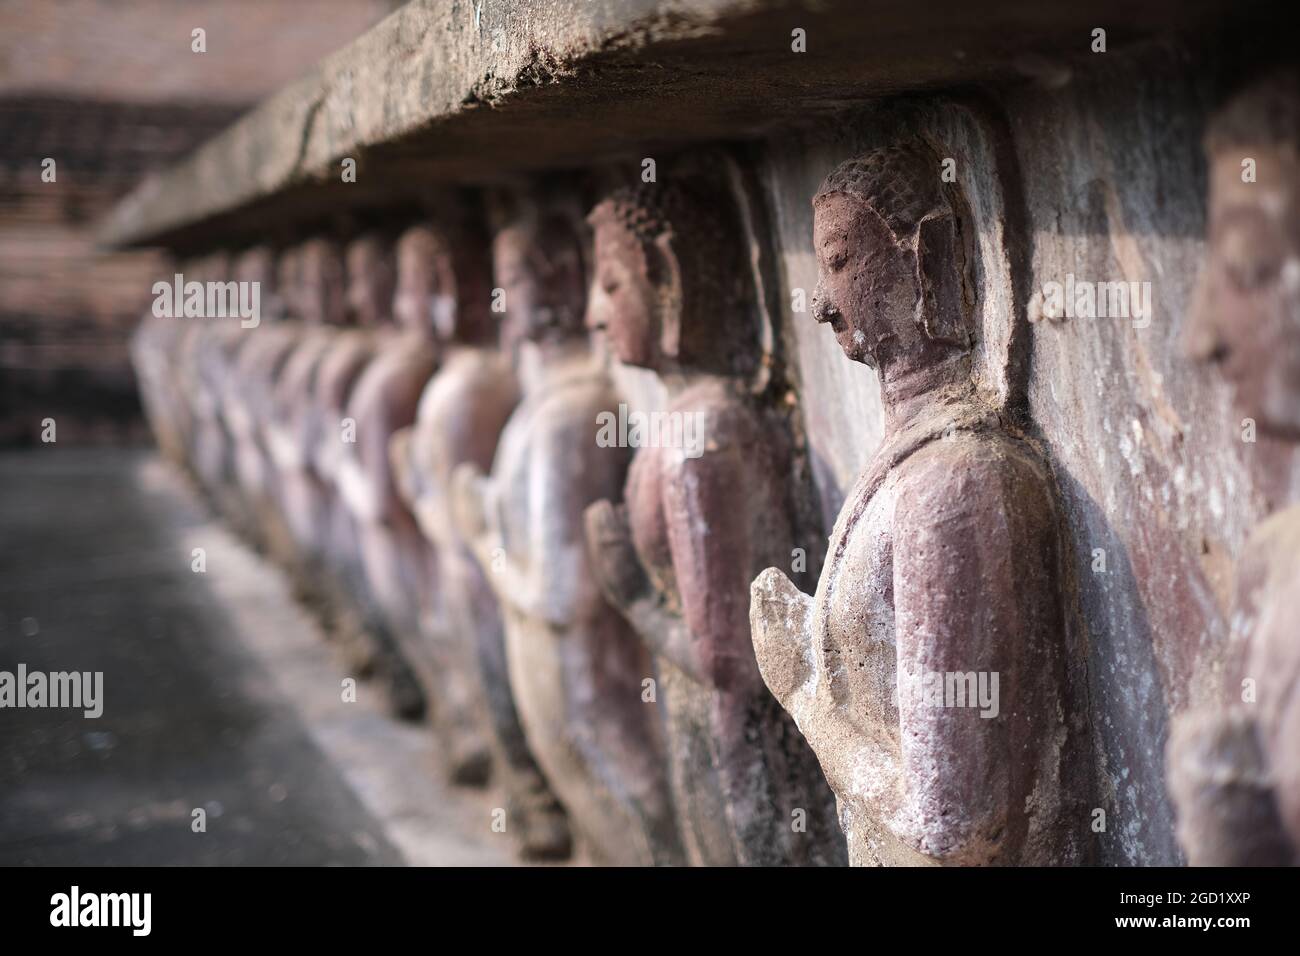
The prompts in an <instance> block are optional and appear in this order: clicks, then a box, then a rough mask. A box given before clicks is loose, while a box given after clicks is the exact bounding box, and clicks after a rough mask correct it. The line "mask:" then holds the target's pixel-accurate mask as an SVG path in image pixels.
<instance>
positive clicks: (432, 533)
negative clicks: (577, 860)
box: [389, 228, 571, 859]
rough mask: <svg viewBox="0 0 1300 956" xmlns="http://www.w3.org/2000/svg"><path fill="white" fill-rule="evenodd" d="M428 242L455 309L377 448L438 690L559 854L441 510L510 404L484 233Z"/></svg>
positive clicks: (513, 396) (520, 828) (493, 608)
mask: <svg viewBox="0 0 1300 956" xmlns="http://www.w3.org/2000/svg"><path fill="white" fill-rule="evenodd" d="M435 238H437V239H438V253H437V261H438V263H439V272H440V274H441V275H442V277H443V278H442V279H441V280H440V285H441V287H442V288H444V289H445V290H447V291H451V292H452V293H453V297H454V299H455V303H456V307H455V309H454V311H453V312H452V313H451V314H450V315H448V316H446V319H447V321H443V322H440V323H438V324H437V326H436V331H437V333H438V337H439V339H440V341H441V348H442V364H441V366H440V367H439V369H438V372H437V374H436V375H434V377H433V378H432V379H430V380H429V384H428V385H427V386H425V389H424V393H423V395H422V396H421V397H420V405H419V408H418V410H417V412H416V421H415V424H414V425H412V426H411V427H410V428H404V429H401V430H399V431H398V432H396V433H395V434H394V435H393V440H392V442H391V444H390V447H389V451H390V453H391V455H392V458H393V468H394V471H395V473H396V475H397V479H398V482H397V483H398V488H399V490H400V491H401V493H402V496H403V498H404V499H405V500H406V502H407V504H408V506H409V507H410V509H411V511H412V513H413V514H414V515H415V517H416V520H417V521H418V522H419V525H420V529H421V531H422V532H423V533H424V536H425V538H426V539H427V540H428V541H429V542H430V544H431V545H432V546H433V547H434V549H435V550H436V552H437V567H438V571H439V574H440V575H441V580H440V582H439V587H440V589H441V591H442V594H443V595H444V599H445V608H446V615H447V620H446V631H445V633H444V635H443V637H444V638H445V639H446V641H447V646H446V647H445V648H444V653H443V659H444V661H445V662H446V663H447V664H448V666H450V667H453V668H454V669H455V671H456V673H457V674H458V675H460V679H459V680H457V681H456V682H455V683H454V685H453V686H452V687H451V688H449V689H450V690H451V691H453V692H454V693H456V694H457V697H458V698H459V699H460V700H461V705H460V710H461V712H462V713H463V714H465V715H466V716H467V717H468V716H471V715H473V716H481V717H482V718H483V719H484V720H485V721H486V724H487V727H488V728H489V730H490V738H491V741H492V744H493V748H492V749H493V755H494V757H495V761H494V765H495V766H496V768H497V769H498V770H499V771H500V773H501V777H502V783H503V785H504V787H505V790H506V797H507V812H508V814H509V821H510V825H509V827H508V832H509V833H511V834H512V835H513V836H514V837H515V838H516V839H517V840H518V842H519V846H520V848H521V850H522V852H523V854H524V856H525V857H527V858H530V859H558V858H563V857H566V856H568V854H569V850H570V843H571V839H570V835H569V828H568V823H567V821H566V820H565V817H564V810H563V809H562V808H561V807H560V805H559V803H558V801H557V800H556V799H555V796H554V794H552V793H551V791H550V788H549V787H548V786H547V783H546V780H545V778H544V777H543V776H542V773H541V770H540V769H539V768H538V767H537V763H536V761H535V760H534V758H533V755H532V752H531V751H530V750H529V748H528V743H527V740H526V739H525V737H524V731H523V727H522V726H521V724H520V722H519V715H518V712H517V710H516V708H515V704H514V698H513V696H512V694H511V691H510V679H509V673H508V670H507V666H506V650H505V632H504V625H503V623H502V620H501V609H500V606H499V605H498V603H497V599H496V595H495V594H493V593H492V588H491V586H490V585H489V583H488V581H487V578H486V577H485V575H484V572H483V570H482V569H481V568H480V567H479V565H478V563H477V562H476V561H475V560H474V557H473V554H472V553H471V552H470V550H469V547H468V545H467V543H466V542H465V540H464V538H462V537H461V535H460V534H459V533H458V531H457V530H456V524H455V519H454V515H453V512H452V507H451V494H450V490H451V478H452V473H453V472H454V470H455V469H456V468H457V467H458V466H460V465H462V464H466V463H469V464H472V465H473V466H475V467H476V468H478V469H480V470H486V469H489V468H491V466H492V457H493V455H494V454H495V452H496V447H497V442H498V440H499V438H500V436H501V431H502V429H503V428H504V427H505V424H506V421H507V419H509V417H510V414H511V412H512V411H513V410H514V408H515V405H517V404H518V402H519V385H518V382H517V381H516V379H515V374H514V369H513V368H512V366H511V363H510V359H509V357H508V356H507V355H505V354H504V353H503V352H502V351H501V350H500V349H498V348H497V328H496V324H495V322H494V317H493V315H492V314H491V312H490V311H489V308H488V304H489V302H490V301H491V288H490V286H491V276H490V275H489V271H490V264H489V261H488V255H487V241H486V237H482V236H481V235H480V234H479V233H478V232H477V231H476V230H473V229H469V228H467V229H465V230H464V232H463V234H461V235H458V236H457V237H456V239H455V241H454V242H447V241H445V240H443V239H442V238H441V237H435ZM480 712H481V713H480Z"/></svg>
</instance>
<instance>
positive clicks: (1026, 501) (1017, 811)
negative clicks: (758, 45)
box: [750, 143, 1089, 865]
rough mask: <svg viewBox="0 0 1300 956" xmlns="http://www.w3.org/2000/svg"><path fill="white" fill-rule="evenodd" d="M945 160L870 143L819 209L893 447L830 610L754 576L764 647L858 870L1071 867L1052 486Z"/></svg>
mask: <svg viewBox="0 0 1300 956" xmlns="http://www.w3.org/2000/svg"><path fill="white" fill-rule="evenodd" d="M939 170H940V161H939V159H938V157H937V156H936V155H934V153H933V152H932V151H931V150H930V149H929V148H928V147H926V146H924V145H922V144H919V143H917V144H904V145H898V146H893V147H888V148H884V149H877V150H874V151H872V152H870V153H868V154H867V155H865V156H863V157H862V158H860V159H855V160H851V161H849V162H846V163H844V164H843V165H841V166H840V167H839V168H837V169H836V170H835V171H834V172H833V173H831V175H830V176H829V177H828V178H827V180H826V181H825V183H823V185H822V187H821V189H820V191H819V192H818V193H817V195H816V197H815V198H814V200H813V209H814V229H813V244H814V248H815V252H816V256H817V262H818V267H819V281H818V288H817V291H816V293H815V295H814V301H813V314H814V317H815V318H816V319H817V321H818V322H821V323H824V324H827V325H829V326H830V327H831V329H832V331H833V332H834V333H835V336H836V339H837V341H838V342H839V344H840V346H841V348H842V349H843V350H844V353H845V354H846V355H847V356H848V357H849V358H850V359H852V360H853V361H856V362H862V363H864V364H867V365H870V366H872V367H873V368H875V369H876V370H877V372H878V373H879V375H880V380H881V388H882V395H883V399H884V410H885V437H884V440H883V442H882V444H881V445H880V447H879V448H877V449H876V450H875V453H874V454H873V455H872V457H871V459H870V461H869V463H868V464H867V466H866V468H865V469H864V470H863V472H862V474H861V475H860V476H859V478H858V480H857V483H856V484H855V486H854V487H853V489H852V491H851V492H850V493H849V496H848V500H847V501H846V502H845V504H844V507H843V509H842V510H841V512H840V515H839V518H838V520H837V521H836V524H835V529H834V531H833V533H832V535H831V539H830V547H829V552H828V554H827V557H826V564H825V567H824V569H823V571H822V574H821V579H820V581H819V583H818V586H817V593H816V596H815V597H812V598H810V597H808V596H807V595H805V594H803V593H802V592H800V591H799V590H798V589H797V588H795V586H794V585H793V584H792V583H791V582H790V581H789V579H788V578H787V577H786V576H785V575H784V574H783V573H782V572H781V571H780V570H778V569H777V568H768V569H767V570H766V571H764V572H763V573H762V574H761V575H760V576H759V577H758V579H757V580H755V581H754V583H753V587H752V603H751V608H750V615H751V623H752V627H753V641H754V650H755V652H756V654H757V657H758V664H759V668H760V670H761V672H762V675H763V679H764V680H765V681H766V683H767V685H768V687H769V688H771V690H772V692H773V693H774V694H775V695H776V697H777V698H778V699H779V700H780V701H781V703H782V704H783V705H784V706H785V708H786V709H787V710H788V711H789V712H790V713H791V715H792V716H793V717H794V719H795V722H796V723H797V724H798V725H799V729H800V730H801V731H802V732H803V734H804V736H805V737H806V738H807V739H808V741H809V743H810V744H811V745H812V748H813V750H814V751H816V753H817V756H818V758H819V760H820V761H821V765H822V768H823V770H824V771H825V773H826V777H827V779H828V780H829V781H830V784H831V786H832V788H833V789H834V790H835V793H836V796H837V797H838V800H839V813H840V822H841V825H842V826H843V828H844V831H845V834H846V835H847V837H848V840H849V856H850V861H851V862H852V863H854V864H858V865H862V864H868V865H872V864H874V865H894V864H920V863H944V864H992V863H1001V864H1008V863H1021V864H1056V863H1071V862H1075V861H1078V860H1079V859H1080V858H1081V857H1082V856H1083V855H1084V851H1085V846H1086V844H1087V843H1088V834H1089V830H1088V816H1087V814H1086V812H1085V810H1084V808H1083V807H1082V806H1080V805H1077V802H1076V798H1077V797H1078V795H1079V794H1080V793H1081V790H1082V787H1083V786H1084V785H1085V781H1086V779H1087V778H1086V776H1085V775H1084V774H1083V773H1082V772H1081V771H1082V768H1083V760H1084V756H1083V755H1084V754H1085V753H1086V746H1085V745H1084V740H1085V737H1086V726H1085V724H1084V718H1083V714H1084V713H1086V708H1085V707H1083V706H1081V705H1080V703H1079V700H1078V698H1077V697H1076V696H1075V695H1076V694H1077V693H1078V689H1079V688H1081V687H1082V686H1083V666H1084V665H1083V661H1082V657H1081V655H1080V654H1079V653H1078V652H1077V651H1075V650H1072V649H1071V646H1070V642H1069V638H1068V634H1067V623H1066V619H1065V609H1064V608H1063V603H1064V601H1065V597H1064V592H1065V587H1064V585H1063V576H1062V548H1061V543H1060V540H1059V531H1058V518H1057V502H1056V493H1055V488H1054V485H1053V481H1052V479H1051V477H1050V474H1049V472H1048V470H1047V468H1046V466H1045V465H1044V463H1043V461H1042V460H1041V459H1040V458H1039V456H1038V455H1037V454H1036V453H1035V451H1034V449H1033V448H1032V447H1031V445H1030V444H1029V443H1028V442H1026V441H1025V440H1023V439H1022V438H1021V437H1020V436H1019V435H1018V434H1017V433H1016V431H1015V430H1014V428H1013V427H1012V426H1011V425H1010V424H1009V423H1008V421H1007V420H1006V419H1005V417H1004V416H1003V415H1002V414H1000V412H999V411H998V410H997V409H996V408H995V407H994V406H993V405H992V404H991V402H989V401H986V400H985V399H984V398H983V396H982V395H981V394H980V391H979V389H978V388H977V385H976V382H975V380H974V378H973V376H972V343H973V341H974V328H973V326H974V315H975V309H974V305H975V302H974V298H975V295H976V289H975V287H974V283H973V281H972V271H973V265H974V263H973V251H972V246H973V243H972V242H971V229H972V225H971V220H970V217H969V212H968V211H967V209H966V206H965V203H964V201H963V197H962V196H961V195H960V194H959V192H958V191H957V190H956V189H950V188H949V187H948V186H947V185H945V184H943V183H941V181H940V175H939Z"/></svg>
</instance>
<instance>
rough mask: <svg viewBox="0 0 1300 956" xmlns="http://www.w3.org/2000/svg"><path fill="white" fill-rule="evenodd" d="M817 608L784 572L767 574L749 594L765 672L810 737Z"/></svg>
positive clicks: (771, 570)
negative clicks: (813, 617)
mask: <svg viewBox="0 0 1300 956" xmlns="http://www.w3.org/2000/svg"><path fill="white" fill-rule="evenodd" d="M812 603H813V602H812V598H810V597H809V596H808V595H807V594H804V593H803V592H802V591H800V590H799V589H798V588H797V587H795V585H794V582H793V581H791V580H790V579H789V578H788V577H786V576H785V574H784V573H783V572H782V571H781V570H780V569H779V568H768V569H767V570H766V571H763V572H762V573H761V574H759V576H758V577H756V578H755V579H754V583H753V584H751V585H750V588H749V626H750V631H751V634H752V637H753V640H754V656H755V657H756V658H757V659H758V669H759V672H760V673H761V674H762V675H763V682H764V683H765V684H767V687H768V689H769V690H770V691H771V692H772V694H773V696H775V697H776V699H777V700H778V701H779V702H780V703H781V706H782V707H784V708H785V709H786V710H787V711H788V712H789V713H790V716H792V717H794V719H795V723H797V724H798V725H799V729H800V730H802V731H804V734H805V736H806V735H807V733H808V730H807V721H808V719H809V718H810V717H811V715H812V707H813V705H814V703H815V700H814V697H815V689H814V688H813V687H812V686H810V685H811V678H812V676H813V667H812V661H813V652H812V633H811V630H812V629H811V618H812Z"/></svg>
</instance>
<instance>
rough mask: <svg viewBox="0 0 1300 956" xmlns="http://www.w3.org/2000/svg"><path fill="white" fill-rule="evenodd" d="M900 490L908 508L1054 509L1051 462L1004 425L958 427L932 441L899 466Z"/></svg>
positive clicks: (937, 511)
mask: <svg viewBox="0 0 1300 956" xmlns="http://www.w3.org/2000/svg"><path fill="white" fill-rule="evenodd" d="M897 471H898V479H897V491H898V496H899V501H900V503H906V505H907V509H908V510H910V511H913V512H916V513H920V514H924V513H926V511H927V510H928V511H930V512H931V513H933V514H952V513H954V512H958V513H961V512H965V513H969V514H974V513H979V512H987V511H990V510H1011V511H1016V512H1018V513H1020V514H1030V513H1031V512H1039V513H1040V515H1041V517H1043V518H1044V519H1046V518H1048V517H1050V515H1051V512H1052V511H1053V510H1054V508H1055V501H1056V490H1055V484H1054V482H1053V480H1052V477H1051V473H1050V471H1049V470H1048V468H1047V463H1046V462H1045V461H1044V460H1043V459H1042V457H1041V456H1040V455H1039V454H1038V452H1037V451H1036V450H1035V449H1034V448H1033V447H1032V446H1031V445H1029V444H1028V443H1027V442H1025V441H1023V440H1021V439H1019V438H1016V437H1015V436H1013V435H1009V434H1007V433H1006V432H1004V431H1001V430H1000V429H995V428H986V429H973V430H967V429H956V430H954V431H953V432H951V433H948V434H945V435H940V436H938V437H936V438H934V439H933V440H932V441H930V442H928V443H927V444H925V445H924V446H922V447H921V448H919V449H917V450H916V452H915V453H913V454H912V455H910V456H909V457H907V458H906V459H904V460H903V461H902V462H900V463H899V465H898V466H897Z"/></svg>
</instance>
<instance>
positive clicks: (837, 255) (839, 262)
mask: <svg viewBox="0 0 1300 956" xmlns="http://www.w3.org/2000/svg"><path fill="white" fill-rule="evenodd" d="M848 264H849V254H848V252H846V251H845V250H843V249H839V250H836V251H835V252H832V253H831V254H830V256H829V257H828V258H827V260H826V268H828V269H830V271H831V272H839V271H840V270H841V269H843V268H844V267H845V266H846V265H848Z"/></svg>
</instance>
